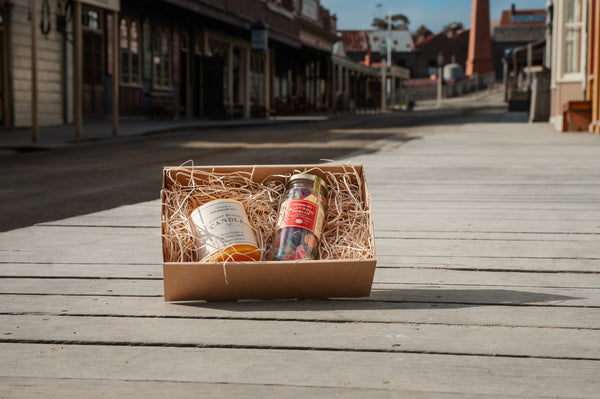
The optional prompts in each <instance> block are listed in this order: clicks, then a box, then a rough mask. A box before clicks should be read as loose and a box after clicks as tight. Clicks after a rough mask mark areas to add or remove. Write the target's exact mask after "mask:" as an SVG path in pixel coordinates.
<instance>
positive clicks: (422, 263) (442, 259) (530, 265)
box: [0, 254, 600, 272]
mask: <svg viewBox="0 0 600 399" xmlns="http://www.w3.org/2000/svg"><path fill="white" fill-rule="evenodd" d="M377 263H378V265H379V266H380V267H422V268H436V269H453V268H454V269H461V270H463V269H464V270H498V271H533V272H535V271H547V272H598V270H600V259H571V258H544V257H537V258H529V259H528V258H518V257H509V256H499V257H487V256H404V255H385V254H384V255H379V256H377ZM0 270H1V269H0Z"/></svg>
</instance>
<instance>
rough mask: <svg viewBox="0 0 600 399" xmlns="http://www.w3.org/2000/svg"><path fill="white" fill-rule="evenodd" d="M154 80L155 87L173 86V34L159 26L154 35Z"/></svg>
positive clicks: (165, 87)
mask: <svg viewBox="0 0 600 399" xmlns="http://www.w3.org/2000/svg"><path fill="white" fill-rule="evenodd" d="M152 43H153V45H152V80H153V85H154V87H155V88H158V89H170V88H171V35H170V34H169V30H168V29H160V28H157V29H155V30H154V34H153V35H152Z"/></svg>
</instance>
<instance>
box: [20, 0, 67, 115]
mask: <svg viewBox="0 0 600 399" xmlns="http://www.w3.org/2000/svg"><path fill="white" fill-rule="evenodd" d="M37 3H38V9H37V10H36V15H37V19H38V26H37V37H38V49H37V52H38V61H37V66H38V107H39V124H40V126H48V125H58V124H61V123H63V119H62V118H63V95H62V72H61V65H62V40H63V37H62V35H61V34H60V33H58V32H57V31H56V5H57V2H56V0H50V1H49V4H50V10H51V15H50V23H51V27H52V28H51V30H50V32H49V33H48V35H46V36H45V35H43V34H42V32H41V29H40V26H39V23H40V22H41V3H42V2H41V1H38V2H37ZM29 4H30V3H29V1H25V0H21V1H15V4H14V6H13V9H12V26H11V32H10V34H9V40H10V41H11V44H12V64H13V65H12V70H13V105H14V124H15V126H31V121H32V115H31V110H32V106H31V98H32V93H31V86H32V83H31V21H30V20H29V15H30V10H29Z"/></svg>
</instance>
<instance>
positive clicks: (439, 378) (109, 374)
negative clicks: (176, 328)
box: [0, 344, 600, 399]
mask: <svg viewBox="0 0 600 399" xmlns="http://www.w3.org/2000/svg"><path fill="white" fill-rule="evenodd" d="M0 351H1V352H2V354H3V360H4V361H3V362H2V363H1V364H0V375H2V376H5V377H36V378H52V379H63V378H82V379H104V380H119V381H124V380H128V381H177V382H204V383H223V384H255V385H275V386H300V387H320V388H324V387H342V388H347V389H350V388H360V389H388V390H414V389H415V388H416V387H418V388H419V390H421V391H422V392H430V391H431V392H445V393H465V394H471V395H473V394H479V393H481V394H488V395H506V396H509V395H513V396H517V397H538V396H555V397H564V398H594V399H595V398H597V394H598V392H599V391H600V382H599V380H598V378H597V376H598V373H600V362H598V361H585V360H578V361H575V360H562V359H536V358H521V357H517V358H509V357H489V356H451V355H436V354H422V353H419V354H411V353H364V352H343V351H315V350H311V351H297V350H294V351H286V350H255V349H243V350H238V349H221V348H165V347H128V346H116V347H115V346H96V345H93V346H90V345H60V344H59V345H41V344H0ZM57 365H60V367H57Z"/></svg>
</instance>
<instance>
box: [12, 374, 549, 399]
mask: <svg viewBox="0 0 600 399" xmlns="http://www.w3.org/2000/svg"><path fill="white" fill-rule="evenodd" d="M423 395H426V397H427V398H430V399H500V398H506V396H505V395H488V394H479V393H478V394H464V393H451V392H431V391H429V392H424V391H416V390H405V389H394V390H391V389H387V388H372V389H365V388H345V387H312V386H311V387H309V386H289V385H287V386H282V385H259V384H249V383H243V384H236V383H221V382H216V383H209V382H189V381H186V382H177V381H175V382H172V381H143V380H136V381H131V380H129V381H125V380H105V379H92V378H88V379H85V378H61V379H54V378H35V377H33V378H30V377H0V396H1V397H2V398H4V399H24V398H44V399H64V398H71V397H72V398H89V399H95V398H103V399H122V398H146V399H153V398H161V399H162V398H165V397H173V396H175V397H177V398H181V399H186V398H193V399H205V398H233V399H242V398H261V399H281V398H287V399H306V398H313V399H328V398H332V397H335V398H344V399H364V398H369V399H396V398H398V397H401V398H404V399H421V398H423ZM538 398H539V399H547V398H549V397H545V398H544V397H538Z"/></svg>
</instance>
